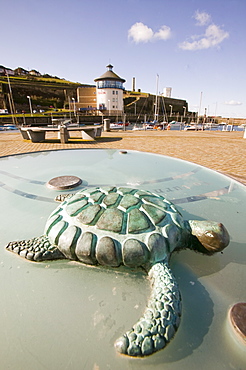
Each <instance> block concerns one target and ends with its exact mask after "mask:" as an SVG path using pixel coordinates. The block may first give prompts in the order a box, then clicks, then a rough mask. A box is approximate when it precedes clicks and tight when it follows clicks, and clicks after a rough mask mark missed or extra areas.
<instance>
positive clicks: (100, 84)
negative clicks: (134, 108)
mask: <svg viewBox="0 0 246 370" xmlns="http://www.w3.org/2000/svg"><path fill="white" fill-rule="evenodd" d="M107 68H108V71H106V72H105V73H104V74H103V75H102V76H101V77H98V78H95V80H94V81H95V82H96V95H97V109H98V110H99V111H100V112H101V113H102V114H104V115H109V116H110V115H116V114H122V113H123V108H124V105H123V90H124V86H123V83H124V82H125V80H124V79H123V78H121V77H119V76H118V75H117V74H116V73H114V72H113V66H112V65H111V64H109V65H108V66H107Z"/></svg>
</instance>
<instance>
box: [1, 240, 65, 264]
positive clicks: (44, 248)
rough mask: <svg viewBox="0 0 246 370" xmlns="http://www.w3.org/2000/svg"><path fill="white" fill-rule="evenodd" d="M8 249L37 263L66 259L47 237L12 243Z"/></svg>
mask: <svg viewBox="0 0 246 370" xmlns="http://www.w3.org/2000/svg"><path fill="white" fill-rule="evenodd" d="M6 249H7V250H9V251H11V252H13V253H16V254H19V256H21V257H24V258H26V259H28V260H31V261H36V262H41V261H47V260H57V259H64V258H66V257H65V256H64V255H63V254H62V253H61V252H60V251H59V249H58V248H57V247H56V246H54V245H51V244H50V242H49V239H48V238H47V236H46V235H42V236H39V237H37V238H33V239H29V240H21V241H13V242H10V243H8V245H7V246H6Z"/></svg>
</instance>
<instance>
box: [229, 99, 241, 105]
mask: <svg viewBox="0 0 246 370" xmlns="http://www.w3.org/2000/svg"><path fill="white" fill-rule="evenodd" d="M225 105H242V103H241V102H240V101H236V100H229V101H226V102H225Z"/></svg>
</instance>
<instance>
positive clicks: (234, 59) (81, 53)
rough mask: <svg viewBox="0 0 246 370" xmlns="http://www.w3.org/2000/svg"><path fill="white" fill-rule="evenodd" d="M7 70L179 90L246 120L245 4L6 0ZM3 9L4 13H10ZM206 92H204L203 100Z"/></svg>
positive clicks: (2, 2)
mask: <svg viewBox="0 0 246 370" xmlns="http://www.w3.org/2000/svg"><path fill="white" fill-rule="evenodd" d="M0 6H1V13H0V24H1V51H0V64H1V65H4V66H5V67H9V68H13V69H15V68H17V67H23V68H25V69H28V70H30V69H36V70H38V71H40V72H41V73H42V74H44V73H48V74H51V75H56V76H58V77H61V78H65V79H68V80H70V81H74V82H80V83H88V84H94V78H96V77H99V76H101V75H102V74H103V73H104V72H105V71H106V65H107V64H108V63H111V64H112V65H113V66H114V71H115V72H116V73H117V74H118V75H119V76H121V77H122V78H124V79H126V83H125V88H126V89H129V90H130V89H131V86H132V78H133V77H135V78H136V88H137V89H141V90H142V91H144V92H149V93H155V92H156V76H157V74H158V75H159V87H158V89H159V91H160V92H162V91H163V89H164V88H165V87H172V97H174V98H180V99H186V100H187V102H188V104H189V110H192V111H198V110H199V106H200V99H201V97H202V99H201V111H200V112H201V114H203V113H204V111H205V108H206V109H207V113H208V114H210V115H215V114H217V115H222V116H223V117H246V92H245V85H246V83H245V82H246V81H245V74H246V72H245V71H246V20H245V17H246V0H114V1H112V0H70V1H64V0H49V1H48V0H42V1H41V0H38V1H37V0H22V1H21V0H8V1H6V0H0ZM3 9H4V11H3ZM201 93H202V94H201Z"/></svg>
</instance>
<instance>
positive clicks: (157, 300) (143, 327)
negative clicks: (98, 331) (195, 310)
mask: <svg viewBox="0 0 246 370" xmlns="http://www.w3.org/2000/svg"><path fill="white" fill-rule="evenodd" d="M148 275H149V277H150V280H151V286H152V291H151V296H150V299H149V301H148V303H147V307H146V309H145V311H144V314H143V316H142V317H141V318H140V319H139V321H138V322H137V323H136V324H135V325H134V326H133V328H132V329H131V330H129V331H128V332H126V333H125V334H124V335H123V336H122V337H121V338H119V339H118V340H117V341H116V342H115V348H116V350H117V351H118V352H120V353H122V354H125V355H129V356H137V357H141V356H147V355H151V354H152V353H154V352H156V351H159V350H160V349H162V348H164V347H165V346H166V345H167V343H168V342H169V341H170V340H171V339H172V338H173V336H174V334H175V333H176V331H177V329H178V326H179V322H180V316H181V296H180V292H179V288H178V284H177V282H176V280H175V278H174V276H173V274H172V272H171V270H170V267H169V265H168V263H167V262H160V263H157V264H155V265H153V266H152V267H151V269H150V270H149V273H148Z"/></svg>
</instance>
